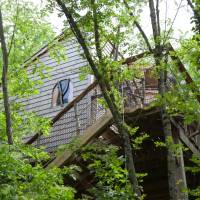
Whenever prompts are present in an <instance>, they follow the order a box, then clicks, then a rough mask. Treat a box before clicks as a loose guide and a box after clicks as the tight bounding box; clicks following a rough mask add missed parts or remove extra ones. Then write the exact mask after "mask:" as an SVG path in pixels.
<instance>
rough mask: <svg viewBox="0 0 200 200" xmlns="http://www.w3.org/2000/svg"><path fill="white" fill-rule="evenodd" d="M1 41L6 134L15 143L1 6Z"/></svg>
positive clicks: (11, 142) (9, 141) (9, 142)
mask: <svg viewBox="0 0 200 200" xmlns="http://www.w3.org/2000/svg"><path fill="white" fill-rule="evenodd" d="M0 43H1V50H2V59H3V70H2V88H3V100H4V109H5V117H6V134H7V138H8V144H13V136H12V125H11V113H10V103H9V95H8V80H7V73H8V53H7V47H6V41H5V37H4V29H3V19H2V13H1V8H0Z"/></svg>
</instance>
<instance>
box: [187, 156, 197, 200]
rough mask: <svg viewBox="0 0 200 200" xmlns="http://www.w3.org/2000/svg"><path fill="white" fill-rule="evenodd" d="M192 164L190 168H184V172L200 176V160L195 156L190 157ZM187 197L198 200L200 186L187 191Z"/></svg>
mask: <svg viewBox="0 0 200 200" xmlns="http://www.w3.org/2000/svg"><path fill="white" fill-rule="evenodd" d="M190 161H191V162H192V166H190V167H186V170H187V171H189V172H191V173H192V174H194V175H199V174H200V159H199V158H197V157H196V156H195V155H192V158H191V159H190ZM188 193H189V195H190V196H191V197H192V198H194V199H195V200H199V199H200V186H197V187H196V188H195V189H191V190H188Z"/></svg>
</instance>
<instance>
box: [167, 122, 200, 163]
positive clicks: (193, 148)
mask: <svg viewBox="0 0 200 200" xmlns="http://www.w3.org/2000/svg"><path fill="white" fill-rule="evenodd" d="M171 122H172V123H173V124H174V125H175V127H177V128H178V130H179V137H180V140H181V141H182V142H183V143H184V144H185V145H186V146H187V147H188V148H189V149H190V150H191V151H192V153H194V154H195V155H196V156H197V157H198V158H199V159H200V150H199V149H198V147H196V146H195V145H194V144H193V143H192V142H191V141H190V140H189V138H188V137H187V136H186V133H185V130H184V129H183V128H182V127H181V126H180V125H179V124H178V123H177V122H176V121H175V120H174V119H171Z"/></svg>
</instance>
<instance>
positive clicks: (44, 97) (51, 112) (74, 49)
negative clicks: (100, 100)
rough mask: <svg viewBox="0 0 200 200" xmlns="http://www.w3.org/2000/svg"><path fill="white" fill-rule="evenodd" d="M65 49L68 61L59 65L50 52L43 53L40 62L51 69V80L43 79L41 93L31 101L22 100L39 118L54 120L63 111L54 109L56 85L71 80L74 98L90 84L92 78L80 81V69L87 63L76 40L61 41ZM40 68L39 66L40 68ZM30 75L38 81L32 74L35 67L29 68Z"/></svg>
mask: <svg viewBox="0 0 200 200" xmlns="http://www.w3.org/2000/svg"><path fill="white" fill-rule="evenodd" d="M61 43H62V44H63V47H64V48H65V55H66V58H67V59H66V60H63V61H61V62H60V63H58V62H57V61H56V60H55V59H53V58H52V57H50V56H49V52H48V51H47V52H46V53H43V54H42V55H41V56H39V60H40V62H42V63H43V64H44V65H46V66H48V67H50V68H51V70H50V71H49V72H45V71H44V73H45V74H47V73H48V75H49V76H50V78H45V79H43V84H42V85H38V87H37V88H38V90H39V91H40V93H39V94H38V95H34V96H32V97H31V98H29V99H21V100H20V102H21V103H23V104H24V105H25V106H26V109H27V111H33V112H36V113H37V114H38V115H39V116H44V117H48V118H53V117H54V116H55V115H56V114H57V113H58V112H59V111H60V110H62V109H63V107H61V106H57V107H54V108H52V106H51V100H52V99H51V98H52V89H53V87H54V86H55V84H56V83H57V82H58V81H59V80H62V79H66V78H70V79H71V81H72V85H73V97H76V96H77V95H79V94H80V93H81V92H82V91H83V90H84V89H85V88H86V87H87V86H88V85H89V84H90V76H88V77H87V78H86V79H85V80H82V81H81V80H80V78H79V76H80V69H81V68H82V67H83V66H86V65H87V62H86V61H85V60H84V59H83V58H82V56H81V53H82V52H81V50H80V47H79V45H78V44H77V42H75V40H71V41H61ZM38 67H39V66H38ZM27 69H28V71H29V73H30V78H31V79H32V80H38V79H39V77H35V76H34V75H32V74H31V71H32V70H33V67H31V66H30V67H28V68H27Z"/></svg>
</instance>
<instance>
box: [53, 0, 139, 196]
mask: <svg viewBox="0 0 200 200" xmlns="http://www.w3.org/2000/svg"><path fill="white" fill-rule="evenodd" d="M56 2H57V3H58V5H59V6H60V7H61V9H62V11H63V13H64V14H65V16H66V18H67V20H68V22H69V25H70V28H71V30H72V31H73V33H74V35H75V36H76V39H77V40H78V42H79V44H80V45H81V47H82V49H83V51H84V54H85V57H86V59H87V61H88V63H89V65H90V67H91V69H92V70H93V73H94V75H95V77H96V79H97V80H98V81H99V86H100V88H101V91H102V94H103V97H104V99H105V100H106V102H107V104H108V107H109V109H110V111H111V113H112V115H113V119H114V122H115V123H116V126H117V128H118V130H119V132H120V134H121V135H122V138H123V141H124V150H125V157H126V167H127V170H128V174H129V180H130V183H131V185H132V190H133V192H134V193H135V194H136V196H137V197H136V198H137V199H141V193H140V189H139V186H138V181H137V178H136V173H135V166H134V162H133V154H132V147H131V142H130V138H129V131H128V130H127V128H126V126H125V125H124V123H123V118H122V115H121V113H120V111H119V109H118V108H117V106H116V104H115V101H114V98H113V96H112V94H110V92H109V88H110V84H109V82H108V81H107V80H105V79H104V78H103V76H102V75H101V74H100V73H99V70H98V69H97V67H96V64H95V62H94V61H93V59H92V56H91V54H90V52H89V49H88V47H87V45H86V42H85V39H84V37H83V35H82V33H81V31H80V29H79V28H78V26H77V24H76V22H75V20H74V18H73V17H72V15H71V13H70V12H69V10H68V8H67V7H66V6H65V4H64V3H63V2H62V0H56ZM95 34H98V33H97V32H95ZM97 54H98V57H99V59H101V52H100V51H99V47H98V45H97Z"/></svg>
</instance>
